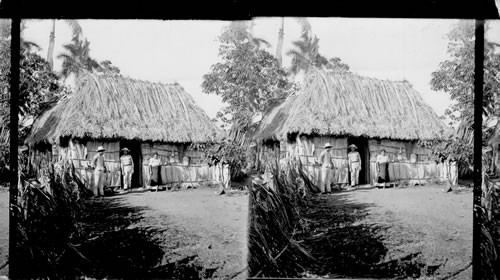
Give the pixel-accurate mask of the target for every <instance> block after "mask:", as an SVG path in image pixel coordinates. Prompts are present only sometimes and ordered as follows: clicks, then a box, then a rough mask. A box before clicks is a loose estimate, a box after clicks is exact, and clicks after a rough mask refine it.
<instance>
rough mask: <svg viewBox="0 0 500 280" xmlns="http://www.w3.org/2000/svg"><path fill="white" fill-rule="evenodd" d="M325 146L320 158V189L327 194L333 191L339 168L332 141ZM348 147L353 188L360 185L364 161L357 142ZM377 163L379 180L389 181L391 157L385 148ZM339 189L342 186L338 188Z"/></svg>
mask: <svg viewBox="0 0 500 280" xmlns="http://www.w3.org/2000/svg"><path fill="white" fill-rule="evenodd" d="M323 148H324V150H323V152H321V154H320V155H319V159H318V163H319V164H320V165H321V171H320V172H321V173H320V174H321V175H320V181H319V189H320V192H321V193H322V194H325V193H330V192H331V191H332V188H331V184H332V179H333V178H334V177H335V175H336V174H335V172H336V170H338V168H337V167H336V166H335V163H334V161H333V156H332V154H331V150H332V145H331V144H330V143H326V144H325V145H324V147H323ZM348 148H349V150H350V151H349V153H348V154H347V166H348V171H349V174H350V177H351V188H354V187H356V186H358V185H359V173H360V171H361V166H362V161H361V155H360V154H359V152H358V151H357V149H358V147H357V146H356V145H355V144H351V145H349V147H348ZM376 163H377V164H376V166H377V167H376V168H377V182H378V183H386V182H389V172H388V165H389V157H388V156H387V155H386V154H385V150H382V151H381V153H380V154H379V155H378V156H377V161H376ZM339 189H340V187H339V188H337V189H336V190H339Z"/></svg>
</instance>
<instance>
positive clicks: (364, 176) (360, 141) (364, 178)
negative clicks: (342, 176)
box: [347, 137, 371, 184]
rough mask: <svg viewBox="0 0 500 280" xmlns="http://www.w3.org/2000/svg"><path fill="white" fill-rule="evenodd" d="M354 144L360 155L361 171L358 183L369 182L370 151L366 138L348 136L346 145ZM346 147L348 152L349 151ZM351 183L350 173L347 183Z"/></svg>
mask: <svg viewBox="0 0 500 280" xmlns="http://www.w3.org/2000/svg"><path fill="white" fill-rule="evenodd" d="M351 144H354V145H356V146H357V147H358V153H359V155H360V156H361V171H360V172H359V183H360V184H370V183H371V182H370V151H369V149H368V138H366V137H349V138H347V146H349V145H351ZM349 151H350V150H349V148H348V152H349ZM350 183H351V174H349V184H350Z"/></svg>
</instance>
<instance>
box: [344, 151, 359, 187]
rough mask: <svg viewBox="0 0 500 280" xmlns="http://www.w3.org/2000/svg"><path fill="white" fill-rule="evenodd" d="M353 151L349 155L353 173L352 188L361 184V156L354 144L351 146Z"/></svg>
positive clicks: (350, 168)
mask: <svg viewBox="0 0 500 280" xmlns="http://www.w3.org/2000/svg"><path fill="white" fill-rule="evenodd" d="M349 149H351V151H350V152H349V153H348V154H347V158H348V161H349V173H351V187H355V186H357V185H358V184H359V171H361V156H360V155H359V153H358V151H356V150H357V149H358V147H357V146H356V145H354V144H351V145H349Z"/></svg>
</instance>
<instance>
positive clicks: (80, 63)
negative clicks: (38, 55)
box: [57, 36, 100, 78]
mask: <svg viewBox="0 0 500 280" xmlns="http://www.w3.org/2000/svg"><path fill="white" fill-rule="evenodd" d="M63 48H64V51H65V52H64V53H61V54H59V55H58V56H57V58H59V59H62V60H63V64H62V70H61V75H62V77H64V78H68V77H69V76H70V75H71V74H74V75H75V76H76V77H78V76H79V75H80V74H81V73H82V72H83V71H89V72H93V71H94V70H95V69H98V68H99V67H100V65H99V63H98V62H97V61H96V60H95V59H93V58H91V57H90V42H89V41H88V40H87V39H81V38H80V37H79V36H73V38H72V39H71V43H69V44H65V45H63Z"/></svg>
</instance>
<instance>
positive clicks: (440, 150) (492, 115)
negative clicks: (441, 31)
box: [431, 21, 500, 170]
mask: <svg viewBox="0 0 500 280" xmlns="http://www.w3.org/2000/svg"><path fill="white" fill-rule="evenodd" d="M474 33H475V27H474V24H473V23H472V22H470V21H464V22H460V23H458V24H457V25H455V26H454V27H453V28H452V30H451V31H450V32H449V33H448V40H449V43H448V50H447V52H448V55H449V58H448V59H446V60H445V61H442V62H441V63H440V64H439V68H438V69H437V70H436V71H435V72H433V73H432V80H431V86H432V89H433V90H436V91H442V92H445V93H448V94H449V95H450V98H451V100H452V101H453V104H452V105H450V107H449V108H448V109H447V110H446V111H445V116H447V117H448V118H449V119H450V120H451V122H450V125H454V126H457V130H456V133H455V135H454V136H453V137H452V138H451V139H449V140H448V141H445V142H442V143H440V144H437V143H436V144H434V145H431V147H433V148H434V150H435V153H436V154H441V155H444V156H448V157H453V158H455V159H457V160H458V162H459V166H460V167H461V169H462V170H466V169H468V170H470V168H471V167H472V163H473V145H472V143H473V130H474V127H475V125H476V124H475V123H474V44H475V37H474ZM497 46H498V45H497V44H495V43H493V42H489V41H487V40H485V49H484V56H485V61H484V95H483V124H479V125H483V126H482V129H483V141H486V139H487V138H489V136H490V135H491V132H492V129H491V128H489V127H488V126H487V125H488V124H489V123H490V122H491V121H497V120H498V116H499V112H500V111H499V109H500V107H499V106H498V105H499V99H498V93H499V91H500V74H499V69H500V53H499V52H498V48H497Z"/></svg>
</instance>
